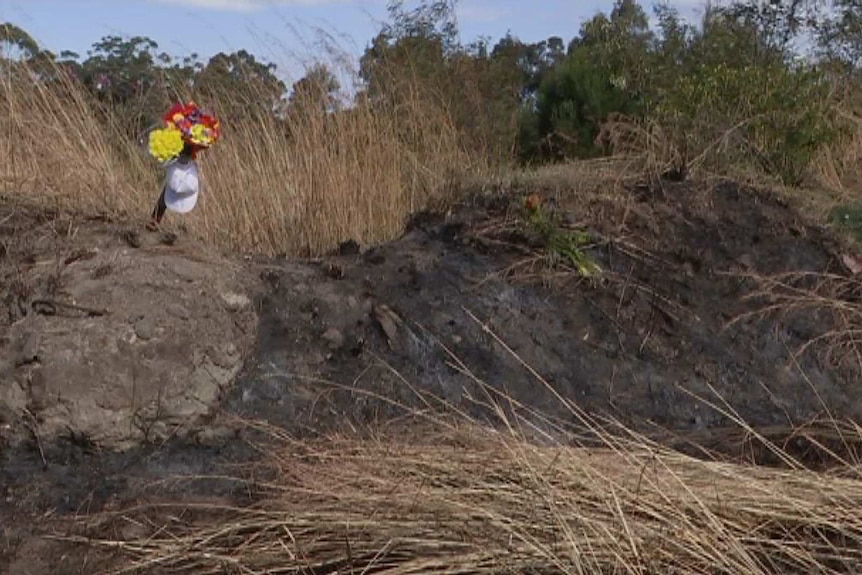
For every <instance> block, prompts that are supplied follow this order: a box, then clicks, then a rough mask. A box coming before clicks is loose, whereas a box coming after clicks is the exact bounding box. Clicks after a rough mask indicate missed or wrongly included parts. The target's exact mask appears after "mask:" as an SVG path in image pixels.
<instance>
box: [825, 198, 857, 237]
mask: <svg viewBox="0 0 862 575" xmlns="http://www.w3.org/2000/svg"><path fill="white" fill-rule="evenodd" d="M829 223H830V224H831V225H833V226H835V227H836V228H838V229H840V230H842V231H844V232H847V233H849V234H850V235H851V236H852V237H853V239H854V240H856V241H857V242H860V243H862V206H860V205H858V204H848V205H841V206H837V207H835V208H833V209H832V211H831V212H830V213H829Z"/></svg>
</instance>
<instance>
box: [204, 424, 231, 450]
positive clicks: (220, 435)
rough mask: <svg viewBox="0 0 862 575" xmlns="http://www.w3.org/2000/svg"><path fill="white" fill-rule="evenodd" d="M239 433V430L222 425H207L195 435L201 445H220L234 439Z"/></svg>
mask: <svg viewBox="0 0 862 575" xmlns="http://www.w3.org/2000/svg"><path fill="white" fill-rule="evenodd" d="M237 434H238V432H237V430H236V429H234V428H232V427H228V426H225V425H222V426H216V427H207V428H205V429H202V430H200V431H199V432H198V433H197V434H196V435H195V439H197V442H198V443H199V444H200V445H206V446H219V445H224V444H225V443H227V442H228V441H230V440H231V439H234V438H235V437H236V436H237Z"/></svg>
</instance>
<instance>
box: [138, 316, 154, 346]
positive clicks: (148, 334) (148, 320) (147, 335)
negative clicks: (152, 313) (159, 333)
mask: <svg viewBox="0 0 862 575" xmlns="http://www.w3.org/2000/svg"><path fill="white" fill-rule="evenodd" d="M135 335H136V336H138V339H142V340H144V341H147V340H150V339H153V338H154V337H155V336H156V322H155V321H154V320H153V318H152V317H142V318H141V319H139V320H138V321H136V322H135Z"/></svg>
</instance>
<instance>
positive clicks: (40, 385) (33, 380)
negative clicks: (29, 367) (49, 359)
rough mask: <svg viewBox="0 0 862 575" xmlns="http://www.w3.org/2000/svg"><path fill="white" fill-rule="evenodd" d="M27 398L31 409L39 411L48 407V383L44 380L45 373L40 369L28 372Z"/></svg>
mask: <svg viewBox="0 0 862 575" xmlns="http://www.w3.org/2000/svg"><path fill="white" fill-rule="evenodd" d="M28 399H29V404H30V405H29V407H30V409H31V410H32V411H35V412H39V411H42V410H44V409H47V407H48V404H49V401H48V384H47V382H46V381H45V374H44V373H43V372H42V370H41V369H37V370H35V371H34V372H33V373H31V374H30V389H29V394H28Z"/></svg>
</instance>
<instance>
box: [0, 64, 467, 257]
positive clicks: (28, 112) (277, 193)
mask: <svg viewBox="0 0 862 575" xmlns="http://www.w3.org/2000/svg"><path fill="white" fill-rule="evenodd" d="M401 85H405V84H404V83H403V82H402V83H401ZM406 86H407V87H408V88H409V89H405V90H403V92H401V93H399V94H393V95H390V96H391V97H390V98H388V100H389V103H388V105H372V104H371V103H369V102H360V103H358V104H357V105H354V106H351V107H350V108H349V109H348V110H346V111H344V112H341V113H338V114H332V113H327V111H326V110H325V109H324V108H322V107H320V106H312V105H309V106H300V107H297V108H296V109H294V110H292V111H291V114H290V117H289V119H288V120H280V119H279V118H278V117H277V116H276V115H274V114H256V115H255V114H252V115H249V116H247V117H243V118H241V119H240V118H231V117H222V118H221V119H222V122H223V139H222V140H221V141H220V142H219V143H218V144H217V146H215V147H214V148H213V149H212V150H209V151H207V152H205V153H204V154H202V157H201V159H200V165H201V168H202V172H203V190H202V194H201V200H200V204H199V206H198V207H197V209H196V210H195V211H194V212H193V213H192V214H190V215H188V216H179V217H178V216H175V215H173V216H172V215H168V217H167V221H166V223H167V225H175V224H177V223H180V222H181V223H182V224H184V225H186V226H187V227H188V229H189V230H190V231H191V232H192V233H193V234H195V235H197V236H199V237H200V238H201V239H203V240H204V241H207V242H211V243H213V244H215V245H217V246H219V247H221V248H224V249H228V250H232V251H237V252H257V253H262V254H267V255H275V254H287V255H314V254H320V253H321V252H325V251H327V250H330V249H332V248H334V247H336V246H337V245H338V244H339V243H340V242H342V241H345V240H348V239H352V240H355V241H357V242H359V243H360V244H363V245H367V244H373V243H376V242H380V241H384V240H386V239H390V238H392V237H393V236H395V235H397V234H398V233H399V232H400V231H401V230H402V229H403V226H404V224H405V222H406V220H407V218H408V216H409V215H410V214H411V213H413V212H415V211H416V210H420V209H422V208H424V207H425V206H426V205H427V204H428V202H429V201H431V200H433V199H434V198H435V197H436V195H437V194H438V193H440V192H442V191H445V190H446V189H447V186H448V185H449V184H450V183H451V181H452V180H453V179H454V178H457V177H458V176H459V175H463V174H467V173H475V172H476V170H478V169H481V166H482V162H481V161H479V160H478V159H477V154H475V153H474V152H472V151H471V150H469V149H467V148H466V146H465V145H464V143H463V141H462V139H461V134H460V133H459V131H458V130H457V128H456V127H455V126H454V124H453V122H452V120H451V118H450V116H449V114H448V113H447V111H446V109H445V107H444V106H443V105H441V104H438V103H437V102H435V101H434V100H433V99H431V98H427V97H422V94H423V91H422V89H421V86H416V85H411V84H410V83H407V84H406ZM222 97H223V98H225V99H229V98H230V97H231V94H224V95H223V96H222ZM201 104H203V105H206V106H208V107H212V108H214V109H215V110H216V111H217V112H218V110H219V108H220V102H219V98H218V97H216V98H213V101H205V102H201ZM169 105H170V102H165V107H166V108H167V107H168V106H169ZM0 109H2V114H0V133H2V134H3V137H2V138H0V180H2V193H3V194H4V195H6V196H7V197H11V198H14V199H16V200H21V201H27V202H28V203H33V204H36V205H42V206H51V207H52V208H57V209H64V210H68V209H73V210H80V211H84V212H89V213H98V214H101V215H106V216H108V217H111V218H115V219H119V220H123V221H128V222H140V223H144V222H145V221H146V220H147V218H148V217H149V213H150V211H151V209H152V207H153V205H154V203H155V201H156V198H157V196H158V192H159V191H160V186H161V177H162V174H161V173H160V168H159V167H158V166H157V165H156V163H155V162H154V161H153V160H151V159H150V158H149V157H148V156H147V155H146V152H145V150H144V149H142V148H141V146H140V145H139V143H138V142H136V141H135V139H134V138H130V137H128V136H127V135H124V134H123V133H122V132H121V131H120V130H119V128H118V127H117V124H118V123H119V122H116V121H114V120H116V118H115V117H114V116H112V114H113V113H114V112H113V111H112V110H111V109H106V108H105V107H103V106H100V105H99V104H98V103H97V102H96V101H95V100H94V98H93V97H92V96H91V95H90V94H88V93H87V92H86V91H85V90H84V89H83V88H82V87H81V86H79V85H78V84H77V83H75V82H74V81H71V80H66V79H61V80H59V81H58V82H56V83H52V84H50V85H49V84H47V83H45V82H44V81H42V80H40V79H38V77H37V76H36V75H34V74H32V73H29V72H28V71H27V70H24V69H16V70H15V71H14V73H13V71H12V70H11V68H10V69H8V70H7V73H4V74H3V76H2V82H0Z"/></svg>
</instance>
